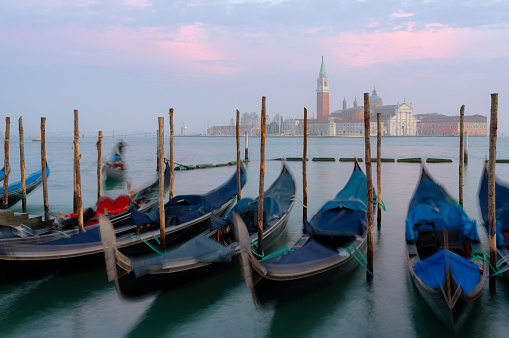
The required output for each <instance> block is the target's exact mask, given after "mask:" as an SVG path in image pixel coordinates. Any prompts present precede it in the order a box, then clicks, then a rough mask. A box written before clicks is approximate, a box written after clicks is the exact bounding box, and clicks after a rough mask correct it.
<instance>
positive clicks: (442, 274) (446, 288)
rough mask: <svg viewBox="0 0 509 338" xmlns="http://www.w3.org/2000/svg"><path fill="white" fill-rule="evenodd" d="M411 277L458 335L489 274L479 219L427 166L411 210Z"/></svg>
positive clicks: (408, 223)
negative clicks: (456, 199)
mask: <svg viewBox="0 0 509 338" xmlns="http://www.w3.org/2000/svg"><path fill="white" fill-rule="evenodd" d="M405 237H406V247H407V258H408V267H409V269H410V274H411V275H412V278H413V280H414V282H415V285H416V286H417V289H418V290H419V293H420V294H421V295H422V297H423V298H424V300H425V301H426V303H427V304H428V305H429V306H430V308H431V309H432V310H433V312H434V313H435V314H436V315H437V317H438V318H440V320H441V321H442V322H443V323H444V324H445V325H446V326H447V327H449V328H450V329H451V331H452V333H453V334H455V333H457V332H458V331H459V329H460V328H461V326H462V324H463V323H465V321H466V319H467V317H468V315H469V313H470V312H471V310H472V308H473V305H474V304H475V301H476V300H477V299H478V298H479V296H480V295H481V292H482V289H483V285H484V282H485V281H486V277H487V274H488V268H487V265H486V261H485V259H484V257H483V256H482V251H481V243H480V241H479V234H478V232H477V224H476V222H475V220H473V219H471V218H469V217H468V216H467V215H466V213H465V212H464V211H463V209H462V208H461V207H460V206H459V205H458V204H457V203H456V201H455V200H454V199H453V198H452V196H451V195H450V194H449V193H448V192H447V191H446V190H445V188H444V187H442V186H441V185H440V184H439V183H437V182H435V180H434V179H433V178H432V177H431V175H430V174H429V173H428V172H427V170H426V167H425V165H424V164H423V165H422V169H421V177H420V180H419V183H418V184H417V187H416V189H415V192H414V195H413V197H412V199H411V201H410V206H409V207H408V217H407V219H406V232H405Z"/></svg>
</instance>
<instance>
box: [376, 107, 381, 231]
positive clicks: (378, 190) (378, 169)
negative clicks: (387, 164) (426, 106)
mask: <svg viewBox="0 0 509 338" xmlns="http://www.w3.org/2000/svg"><path fill="white" fill-rule="evenodd" d="M376 128H377V132H376V201H377V202H378V203H377V206H376V207H377V209H376V217H377V222H376V225H377V228H378V231H380V230H381V229H382V204H381V203H382V113H377V114H376Z"/></svg>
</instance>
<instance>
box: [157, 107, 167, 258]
mask: <svg viewBox="0 0 509 338" xmlns="http://www.w3.org/2000/svg"><path fill="white" fill-rule="evenodd" d="M157 120H158V122H159V132H158V134H157V135H159V137H158V139H159V147H158V148H157V149H158V151H157V154H158V156H157V158H158V160H159V165H158V166H159V228H160V237H161V238H160V240H161V250H166V213H165V210H164V170H163V169H162V168H164V117H158V119H157Z"/></svg>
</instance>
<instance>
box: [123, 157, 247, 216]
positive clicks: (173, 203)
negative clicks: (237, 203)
mask: <svg viewBox="0 0 509 338" xmlns="http://www.w3.org/2000/svg"><path fill="white" fill-rule="evenodd" d="M246 180H247V178H246V169H245V168H244V166H243V165H241V167H240V185H241V187H243V186H244V185H245V184H246ZM236 194H237V174H236V173H235V174H234V175H233V176H232V177H231V178H230V179H229V180H228V181H227V182H226V183H224V184H223V185H222V186H220V187H219V188H217V189H214V190H212V191H210V192H208V193H207V194H204V195H179V196H175V197H173V198H172V199H171V200H169V201H168V202H166V204H165V205H164V210H165V216H166V226H171V225H179V224H183V223H186V222H189V221H192V220H194V219H196V218H198V217H201V216H203V215H206V214H208V213H210V212H212V211H214V210H216V209H218V208H220V207H221V206H222V205H224V204H225V203H226V202H228V201H229V200H230V199H232V198H233V196H235V195H236ZM131 224H134V225H141V224H154V225H157V226H159V208H155V210H153V211H151V212H148V213H142V212H139V211H138V210H136V209H132V210H131Z"/></svg>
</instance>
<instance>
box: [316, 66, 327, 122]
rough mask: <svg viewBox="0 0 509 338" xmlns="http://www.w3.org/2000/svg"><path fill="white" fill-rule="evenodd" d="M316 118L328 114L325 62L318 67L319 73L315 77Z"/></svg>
mask: <svg viewBox="0 0 509 338" xmlns="http://www.w3.org/2000/svg"><path fill="white" fill-rule="evenodd" d="M316 82H317V86H316V118H317V119H318V120H320V119H322V118H324V117H327V116H329V78H328V77H327V72H326V71H325V64H324V63H323V56H322V66H321V67H320V73H319V74H318V78H317V79H316Z"/></svg>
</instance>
